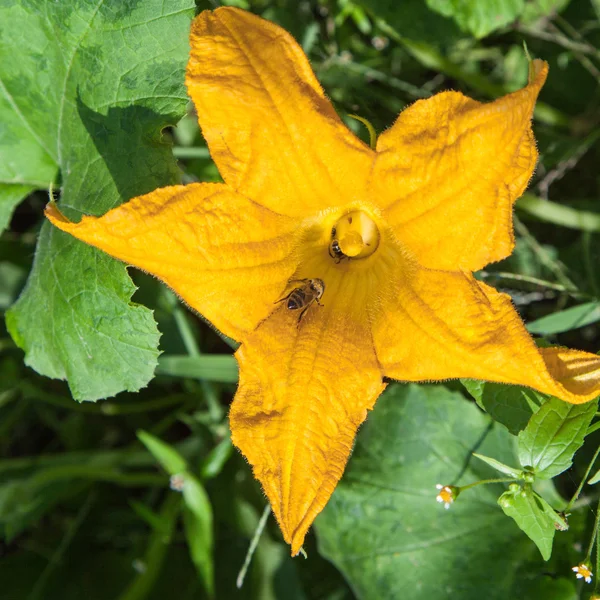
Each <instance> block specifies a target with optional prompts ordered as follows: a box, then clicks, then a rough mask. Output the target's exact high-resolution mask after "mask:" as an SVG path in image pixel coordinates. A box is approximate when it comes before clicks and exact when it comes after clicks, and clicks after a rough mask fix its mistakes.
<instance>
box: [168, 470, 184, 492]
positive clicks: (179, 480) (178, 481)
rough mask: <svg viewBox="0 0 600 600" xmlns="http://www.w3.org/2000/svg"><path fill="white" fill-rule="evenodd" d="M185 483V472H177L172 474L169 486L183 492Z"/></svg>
mask: <svg viewBox="0 0 600 600" xmlns="http://www.w3.org/2000/svg"><path fill="white" fill-rule="evenodd" d="M184 485H185V476H184V474H183V473H177V475H171V479H170V480H169V487H170V488H171V489H172V490H174V491H176V492H182V491H183V486H184Z"/></svg>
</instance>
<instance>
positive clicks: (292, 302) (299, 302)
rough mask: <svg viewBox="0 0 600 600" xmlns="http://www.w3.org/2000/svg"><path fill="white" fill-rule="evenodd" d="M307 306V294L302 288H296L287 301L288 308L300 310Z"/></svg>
mask: <svg viewBox="0 0 600 600" xmlns="http://www.w3.org/2000/svg"><path fill="white" fill-rule="evenodd" d="M304 306H306V294H305V293H304V292H303V291H302V290H294V291H293V292H292V294H291V295H290V297H289V298H288V301H287V308H288V310H298V309H299V308H303V307H304Z"/></svg>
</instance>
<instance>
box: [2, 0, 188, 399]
mask: <svg viewBox="0 0 600 600" xmlns="http://www.w3.org/2000/svg"><path fill="white" fill-rule="evenodd" d="M193 9H194V2H193V1H192V0H173V1H172V2H168V3H165V2H163V1H162V0H145V1H144V2H122V1H120V0H84V1H80V2H78V3H77V4H76V7H75V5H74V4H73V3H72V2H51V3H46V4H45V6H44V10H43V11H40V10H39V7H38V6H37V4H36V3H35V2H22V3H19V4H17V3H9V4H8V6H6V4H5V5H4V7H3V8H1V9H0V39H1V40H2V48H3V51H4V56H9V55H10V57H11V60H4V61H2V62H1V63H0V80H1V81H2V86H3V94H4V96H3V97H4V105H2V106H4V109H6V106H10V107H11V109H12V110H13V112H14V115H16V116H14V118H13V119H12V120H11V123H14V122H16V121H15V119H18V122H19V127H18V128H15V127H13V125H10V130H9V131H10V132H11V135H13V136H14V135H20V134H19V131H20V132H21V133H22V134H23V135H22V137H21V138H20V141H18V142H15V143H18V144H20V145H21V146H22V147H23V149H24V152H25V151H26V152H25V154H22V155H20V157H19V158H18V159H16V160H17V163H18V164H17V163H15V164H12V163H11V166H10V169H11V172H19V173H22V174H23V177H25V167H26V166H27V165H28V164H29V158H27V157H32V160H33V159H35V161H36V164H38V165H39V164H44V165H46V167H47V168H46V169H45V170H35V169H33V171H35V172H36V173H38V175H37V178H38V179H40V180H41V181H37V183H35V182H34V183H35V185H38V186H39V185H44V186H47V185H48V182H49V181H52V179H54V177H55V175H56V168H57V167H58V168H60V172H61V179H62V189H61V209H62V210H63V211H64V212H65V213H66V214H67V216H68V217H69V218H72V219H74V220H79V219H80V218H81V215H82V214H93V215H101V214H103V213H105V212H106V211H107V210H109V209H110V208H112V207H114V206H116V205H118V204H120V203H121V202H123V201H125V200H127V199H129V198H131V197H133V196H136V195H140V194H143V193H146V192H149V191H151V190H153V189H154V188H156V187H159V186H163V185H168V184H172V183H175V182H177V181H178V179H179V172H178V169H177V167H176V164H175V160H174V159H173V157H172V153H171V149H170V147H169V145H168V144H166V143H164V142H163V140H162V134H161V131H162V129H163V128H164V127H165V126H167V125H173V124H174V123H176V122H177V120H178V119H179V118H180V117H181V116H182V115H183V114H184V112H185V107H186V103H187V97H186V94H185V90H184V85H183V81H184V69H185V64H186V60H187V55H188V32H189V24H190V19H191V18H192V16H193ZM0 122H1V121H0ZM9 150H10V149H9ZM5 151H6V150H5ZM11 151H12V150H11ZM23 157H24V158H23ZM1 163H2V161H0V164H1ZM24 165H25V166H24ZM29 175H32V173H29ZM19 183H23V185H29V184H31V185H33V184H34V183H32V182H30V181H29V180H27V181H19ZM134 290H135V288H134V286H133V284H132V283H131V280H130V279H129V276H128V275H127V272H126V270H125V267H124V266H123V265H121V264H120V263H118V262H117V261H114V260H113V259H111V258H109V257H108V256H106V255H104V254H103V253H102V252H100V251H98V250H95V249H93V248H91V247H88V246H86V245H84V244H82V243H81V242H79V241H77V240H75V239H74V238H72V237H70V236H68V235H65V234H64V233H62V232H60V231H58V230H56V229H53V228H52V226H51V225H50V224H49V223H45V224H44V226H43V227H42V231H41V234H40V238H39V242H38V247H37V251H36V256H35V261H34V266H33V270H32V272H31V274H30V277H29V281H28V283H27V286H26V288H25V290H24V291H23V293H22V295H21V297H20V298H19V300H18V301H17V303H16V304H15V306H14V307H13V308H12V309H11V311H10V313H9V315H8V321H7V323H8V327H9V330H10V333H11V335H12V336H13V339H14V340H15V342H16V343H17V344H18V345H19V346H20V347H21V348H23V349H24V350H25V352H26V362H27V364H28V365H29V366H31V367H32V368H34V369H35V370H36V371H38V372H39V373H41V374H43V375H46V376H48V377H54V378H59V379H65V378H66V379H67V380H68V382H69V386H70V388H71V391H72V394H73V396H74V397H75V398H77V399H78V400H96V399H98V398H104V397H108V396H112V395H114V394H116V393H118V392H120V391H122V390H137V389H139V388H141V387H143V386H144V385H146V384H147V383H148V381H149V380H150V379H151V378H152V376H153V373H154V368H155V366H156V362H157V357H158V350H157V345H158V337H159V336H158V331H157V329H156V325H155V323H154V320H153V318H152V313H151V311H149V310H148V309H146V308H143V307H140V306H136V305H135V304H132V303H131V301H130V298H131V295H132V293H133V292H134Z"/></svg>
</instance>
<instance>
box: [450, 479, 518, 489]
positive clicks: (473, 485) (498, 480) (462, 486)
mask: <svg viewBox="0 0 600 600" xmlns="http://www.w3.org/2000/svg"><path fill="white" fill-rule="evenodd" d="M513 481H517V480H516V479H515V478H514V477H498V478H495V479H482V480H481V481H475V482H474V483H469V484H468V485H460V486H457V487H458V489H459V490H460V491H461V492H464V491H465V490H468V489H470V488H473V487H475V486H477V485H483V484H488V483H508V482H513Z"/></svg>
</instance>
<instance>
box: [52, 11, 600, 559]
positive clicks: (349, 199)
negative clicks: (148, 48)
mask: <svg viewBox="0 0 600 600" xmlns="http://www.w3.org/2000/svg"><path fill="white" fill-rule="evenodd" d="M547 70H548V67H547V64H546V63H544V62H542V61H540V60H536V61H533V63H532V73H531V78H530V82H529V84H528V85H527V86H526V87H525V88H524V89H522V90H520V91H517V92H515V93H512V94H509V95H507V96H505V97H503V98H500V99H499V100H496V101H495V102H491V103H488V104H481V103H479V102H476V101H475V100H471V99H470V98H467V97H465V96H463V95H462V94H460V93H458V92H444V93H441V94H438V95H436V96H434V97H432V98H429V99H427V100H419V101H418V102H416V103H415V104H413V105H412V106H410V107H409V108H407V109H406V110H404V111H403V112H402V113H401V114H400V116H399V117H398V119H397V121H396V122H395V123H394V125H393V126H392V127H391V128H390V129H388V130H387V131H385V132H384V133H383V134H382V135H381V136H379V139H378V140H377V145H376V148H375V149H371V148H370V147H369V146H367V145H366V144H364V143H363V142H362V141H360V140H359V139H357V138H356V137H355V136H354V135H353V134H352V132H351V131H349V130H348V129H347V128H346V127H345V126H344V124H343V123H342V121H341V120H340V118H339V117H338V115H337V114H336V112H335V110H334V109H333V107H332V105H331V104H330V102H329V101H328V99H327V98H326V96H325V94H324V92H323V90H322V88H321V86H320V85H319V83H318V81H317V80H316V78H315V76H314V74H313V72H312V70H311V67H310V65H309V63H308V60H307V58H306V56H305V55H304V53H303V52H302V50H301V49H300V47H299V46H298V44H297V43H296V42H295V41H294V40H293V38H292V37H291V36H290V35H289V34H288V33H286V32H285V31H284V30H282V29H281V28H280V27H278V26H277V25H274V24H273V23H270V22H268V21H265V20H263V19H261V18H259V17H257V16H255V15H252V14H250V13H248V12H244V11H242V10H238V9H234V8H220V9H217V10H215V11H214V12H208V11H207V12H203V13H201V14H200V15H199V16H198V17H197V18H196V19H195V20H194V22H193V24H192V30H191V56H190V60H189V64H188V67H187V77H186V82H187V87H188V91H189V93H190V96H191V97H192V99H193V101H194V103H195V105H196V108H197V111H198V118H199V121H200V125H201V128H202V133H203V134H204V137H205V138H206V141H207V143H208V146H209V148H210V152H211V156H212V158H213V159H214V161H215V162H216V164H217V166H218V168H219V171H220V173H221V175H222V176H223V179H224V181H225V183H224V184H212V183H196V184H190V185H186V186H175V187H167V188H162V189H158V190H156V191H154V192H152V193H150V194H147V195H145V196H141V197H138V198H134V199H133V200H130V201H129V202H127V203H126V204H124V205H122V206H119V207H118V208H115V209H113V210H111V211H109V212H108V213H107V214H105V215H104V216H101V217H99V218H96V217H91V216H84V217H83V218H82V219H81V221H80V222H79V223H73V222H71V221H70V220H68V219H67V218H66V217H64V216H63V215H62V214H61V213H60V212H59V210H58V209H57V207H56V205H55V204H53V203H51V204H50V205H49V206H48V208H47V211H46V214H47V216H48V218H49V219H50V220H51V221H52V223H54V225H56V226H57V227H58V228H60V229H62V230H63V231H66V232H69V233H71V234H72V235H74V236H76V237H77V238H79V239H81V240H83V241H85V242H87V243H88V244H92V245H94V246H96V247H98V248H100V249H102V250H104V251H105V252H108V253H109V254H111V255H112V256H115V257H117V258H119V259H121V260H123V261H125V262H126V263H128V264H131V265H134V266H136V267H139V268H140V269H143V270H145V271H147V272H149V273H152V274H153V275H155V276H156V277H158V278H160V279H161V280H163V281H164V282H165V283H166V284H167V285H169V286H170V287H171V288H173V289H174V290H175V291H176V292H177V293H178V294H179V295H180V296H181V297H182V298H183V299H184V300H185V302H187V304H189V305H190V306H191V307H192V308H194V309H196V310H197V311H198V312H199V313H200V314H201V315H203V316H204V317H205V318H206V319H208V320H209V321H210V322H211V323H213V325H214V326H215V327H216V328H218V329H219V330H220V331H222V332H223V333H224V334H225V335H227V336H229V337H231V338H234V339H236V340H238V341H239V342H241V346H240V348H239V349H238V351H237V352H236V357H237V360H238V362H239V366H240V383H239V388H238V390H237V393H236V396H235V399H234V401H233V404H232V407H231V412H230V415H229V418H230V424H231V432H232V439H233V442H234V443H235V445H236V446H237V447H238V448H239V449H240V450H241V451H242V453H243V454H244V456H245V457H246V458H247V459H248V461H249V462H250V463H251V464H252V466H253V469H254V474H255V476H256V477H257V478H258V479H259V480H260V482H261V484H262V486H263V488H264V490H265V492H266V494H267V496H268V498H269V501H270V503H271V505H272V508H273V512H274V514H275V516H276V517H277V520H278V522H279V525H280V527H281V530H282V532H283V536H284V538H285V540H286V541H287V542H288V543H289V544H291V550H292V554H296V553H297V552H298V551H299V550H300V548H301V546H302V543H303V540H304V537H305V535H306V532H307V530H308V528H309V527H310V525H311V523H312V522H313V520H314V519H315V517H316V516H317V514H318V513H319V512H320V511H321V510H322V508H323V507H324V506H325V504H326V502H327V501H328V499H329V497H330V496H331V494H332V492H333V490H334V489H335V486H336V484H337V482H338V481H339V479H340V477H341V476H342V473H343V471H344V467H345V465H346V462H347V460H348V457H349V455H350V452H351V450H352V444H353V442H354V438H355V436H356V432H357V429H358V427H359V426H360V424H361V423H362V422H363V421H364V420H365V418H366V416H367V411H368V410H369V409H371V408H373V405H374V403H375V400H376V399H377V397H378V396H379V395H380V394H381V392H382V391H383V389H384V388H385V383H384V381H383V379H384V377H387V378H391V379H397V380H401V381H423V380H429V381H431V380H443V379H448V378H456V377H468V378H478V379H484V380H489V381H498V382H506V383H514V384H520V385H524V386H530V387H532V388H535V389H537V390H540V391H542V392H545V393H548V394H553V395H555V396H558V397H560V398H562V399H564V400H566V401H567V402H572V403H579V402H586V401H588V400H590V399H592V398H594V397H595V396H596V395H598V393H599V391H600V358H599V357H597V356H595V355H593V354H588V353H585V352H579V351H575V350H569V349H565V348H537V347H536V345H535V343H534V342H533V340H532V339H531V337H530V336H529V335H528V333H527V331H526V330H525V328H524V326H523V323H522V321H521V319H520V318H519V316H518V315H517V313H516V311H515V309H514V308H513V306H512V304H511V301H510V298H509V297H508V296H506V295H505V294H501V293H499V292H497V291H496V290H494V289H493V288H491V287H489V286H487V285H485V284H484V283H481V282H480V281H477V280H476V279H475V278H474V277H473V275H472V272H473V271H475V270H477V269H481V268H482V267H483V266H485V265H486V264H488V263H490V262H494V261H498V260H500V259H502V258H504V257H506V256H508V255H509V254H510V252H511V251H512V249H513V246H514V239H513V228H512V210H513V204H514V202H515V200H516V199H517V198H518V197H519V196H520V195H521V194H522V192H523V191H524V189H525V187H526V185H527V182H528V181H529V179H530V178H531V175H532V173H533V170H534V167H535V163H536V160H537V152H536V148H535V142H534V139H533V134H532V131H531V115H532V111H533V108H534V104H535V101H536V98H537V95H538V92H539V90H540V88H541V87H542V85H543V84H544V81H545V79H546V75H547ZM310 280H313V281H310ZM318 280H320V281H318ZM321 292H322V294H321ZM280 300H282V301H280ZM317 300H318V302H317ZM304 309H306V312H304V314H303V315H302V318H301V319H300V318H299V315H300V312H301V311H304Z"/></svg>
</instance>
